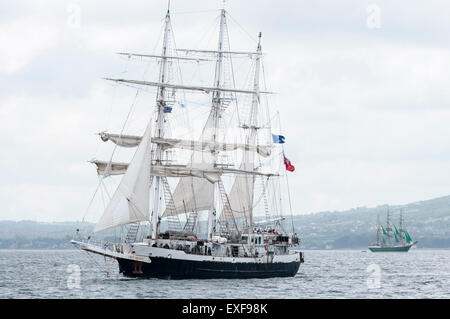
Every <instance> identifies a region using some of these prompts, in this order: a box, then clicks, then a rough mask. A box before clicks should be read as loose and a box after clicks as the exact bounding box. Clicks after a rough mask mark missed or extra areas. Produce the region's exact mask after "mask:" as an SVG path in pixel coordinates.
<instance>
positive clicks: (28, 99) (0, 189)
mask: <svg viewBox="0 0 450 319" xmlns="http://www.w3.org/2000/svg"><path fill="white" fill-rule="evenodd" d="M171 2H172V3H171V11H172V12H173V14H172V20H173V28H174V33H175V37H176V41H177V45H178V47H192V46H193V45H192V44H195V46H197V45H198V43H199V41H200V39H201V36H202V35H204V34H205V29H207V28H211V27H214V28H217V25H215V24H214V23H215V22H217V21H218V20H217V19H216V18H217V16H218V10H219V9H220V8H221V6H222V1H219V0H217V1H212V0H208V1H206V0H203V1H200V0H191V1H189V2H188V1H186V0H172V1H171ZM166 8H167V1H165V0H164V1H163V0H146V1H144V0H127V1H119V0H108V1H106V0H96V1H87V0H80V1H64V0H39V1H38V0H29V1H25V0H2V1H1V2H0V119H1V124H0V142H1V148H0V149H1V151H0V152H1V153H0V154H1V156H0V164H1V167H2V170H1V173H0V220H1V219H9V220H22V219H32V220H39V221H67V220H79V219H81V218H82V216H83V215H84V213H85V210H86V207H87V205H88V203H89V200H90V197H91V196H92V192H93V191H94V189H95V187H96V185H97V178H96V176H95V170H94V168H93V167H92V165H91V164H89V163H87V160H89V159H91V158H92V157H93V156H94V155H95V154H96V152H97V150H98V147H99V144H100V142H99V139H98V137H96V136H95V135H94V133H97V132H99V131H101V130H103V129H110V130H111V131H114V128H116V129H117V128H118V127H119V124H120V122H117V121H115V120H114V119H115V118H114V116H117V118H120V117H121V116H122V117H123V116H124V114H125V113H126V110H127V107H128V106H129V104H130V102H131V98H130V97H131V96H128V95H126V94H124V95H119V96H116V97H113V96H112V93H113V90H112V86H111V84H109V83H106V82H105V81H104V80H102V77H114V76H117V75H119V74H120V73H121V72H122V71H123V68H124V61H123V59H121V58H120V57H118V56H116V55H115V54H114V53H115V52H118V51H131V52H154V49H155V47H156V45H158V44H159V43H158V37H159V35H160V30H161V26H162V22H163V20H162V19H163V17H164V15H165V11H166ZM226 8H227V10H228V11H229V13H230V15H231V18H230V21H229V28H230V37H231V48H232V49H235V50H254V47H255V43H254V42H253V40H252V39H254V38H256V36H257V34H258V32H259V31H262V33H263V50H264V51H265V52H266V53H267V56H266V57H265V68H266V69H265V71H266V75H267V79H268V82H269V84H270V89H272V90H274V91H276V92H277V94H276V97H275V102H276V103H275V104H276V107H277V108H278V109H279V110H280V113H281V120H282V125H283V133H284V135H285V136H286V138H287V144H286V147H285V149H286V153H287V155H288V156H289V159H290V160H291V161H292V163H293V164H294V165H295V167H296V171H295V172H294V173H291V174H290V175H289V177H290V179H289V181H290V187H291V192H292V193H293V208H294V212H295V213H298V214H304V213H311V212H319V211H325V210H344V209H349V208H353V207H358V206H369V207H370V206H376V205H380V204H385V203H389V204H402V203H408V202H413V201H418V200H423V199H430V198H434V197H438V196H443V195H448V194H450V187H449V185H450V125H449V123H450V90H449V88H448V87H449V79H450V47H449V43H450V42H449V38H450V20H449V19H448V17H449V15H450V3H449V2H448V1H445V0H441V1H420V0H417V1H413V0H410V1H400V0H386V1H364V0H342V1H339V2H337V1H331V0H329V1H318V0H315V1H299V0H295V1H294V0H292V1H288V0H278V1H273V0H272V1H269V0H258V1H256V0H253V1H249V0H248V1H243V0H239V1H238V0H229V1H227V3H226ZM234 34H237V36H236V38H233V35H234ZM238 35H240V36H238ZM216 38H217V35H214V38H213V39H212V40H213V41H216ZM113 99H114V101H113V102H112V100H113ZM122 102H123V103H122ZM121 104H123V105H126V107H123V108H119V107H118V106H119V105H121ZM111 105H114V108H115V110H116V111H117V112H111V108H112V106H111ZM111 113H114V114H115V115H114V116H112V115H110V114H111ZM116 131H117V130H116Z"/></svg>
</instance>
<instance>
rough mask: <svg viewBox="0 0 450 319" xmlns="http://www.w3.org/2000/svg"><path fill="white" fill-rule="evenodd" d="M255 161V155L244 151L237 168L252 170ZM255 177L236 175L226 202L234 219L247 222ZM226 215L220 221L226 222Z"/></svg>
mask: <svg viewBox="0 0 450 319" xmlns="http://www.w3.org/2000/svg"><path fill="white" fill-rule="evenodd" d="M250 140H251V141H254V140H255V134H254V132H252V133H251V136H250ZM254 160H255V153H253V152H249V151H245V152H244V154H243V158H242V162H241V165H240V167H239V169H240V170H245V171H249V170H253V166H254V163H253V162H254ZM254 184H255V175H236V179H235V181H234V184H233V186H232V187H231V191H230V195H229V196H228V200H229V201H230V206H231V210H232V211H233V215H232V216H233V217H234V218H243V217H246V218H247V223H248V222H249V218H250V214H251V213H252V210H253V197H254V194H253V193H254V192H253V190H254ZM225 215H226V214H224V213H222V214H221V215H220V220H226V219H227V218H226V216H225Z"/></svg>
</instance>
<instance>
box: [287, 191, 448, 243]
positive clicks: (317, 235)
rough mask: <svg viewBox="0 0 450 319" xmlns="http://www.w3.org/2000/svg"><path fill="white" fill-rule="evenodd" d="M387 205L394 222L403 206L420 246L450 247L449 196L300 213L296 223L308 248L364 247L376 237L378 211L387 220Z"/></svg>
mask: <svg viewBox="0 0 450 319" xmlns="http://www.w3.org/2000/svg"><path fill="white" fill-rule="evenodd" d="M388 207H389V210H390V212H391V222H393V223H394V224H397V225H398V220H399V211H400V208H401V209H403V216H404V226H405V228H406V229H407V230H408V232H409V233H410V234H411V236H412V237H413V239H414V240H418V241H419V243H418V245H417V246H418V247H422V248H450V196H445V197H440V198H435V199H431V200H425V201H420V202H415V203H411V204H407V205H400V206H388V205H381V206H377V207H375V208H366V207H359V208H355V209H350V210H347V211H341V212H321V213H316V214H309V215H299V216H295V217H294V225H295V228H296V232H297V233H298V234H300V236H301V238H302V246H303V247H304V248H307V249H327V248H328V249H341V248H365V247H367V245H368V244H370V243H372V242H375V241H376V223H377V215H380V218H381V222H382V223H385V221H386V211H387V209H388Z"/></svg>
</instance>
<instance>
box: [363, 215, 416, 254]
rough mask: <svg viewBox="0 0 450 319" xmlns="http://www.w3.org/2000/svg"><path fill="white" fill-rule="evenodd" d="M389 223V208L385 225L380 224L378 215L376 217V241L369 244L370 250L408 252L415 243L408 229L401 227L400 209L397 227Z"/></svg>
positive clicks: (401, 216)
mask: <svg viewBox="0 0 450 319" xmlns="http://www.w3.org/2000/svg"><path fill="white" fill-rule="evenodd" d="M392 226H393V227H394V228H392V227H391V224H390V216H389V208H388V210H387V215H386V227H383V225H381V224H380V215H378V217H377V243H376V244H372V245H370V246H369V249H370V251H372V252H408V251H409V249H410V248H411V247H412V246H414V245H415V244H417V241H413V240H412V238H411V236H410V235H409V233H408V231H407V230H406V229H404V228H403V211H402V210H401V209H400V220H399V228H397V226H396V225H394V224H393V225H392Z"/></svg>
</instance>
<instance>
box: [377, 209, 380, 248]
mask: <svg viewBox="0 0 450 319" xmlns="http://www.w3.org/2000/svg"><path fill="white" fill-rule="evenodd" d="M380 237H381V232H380V215H378V216H377V245H378V246H380V242H381V240H380Z"/></svg>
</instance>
